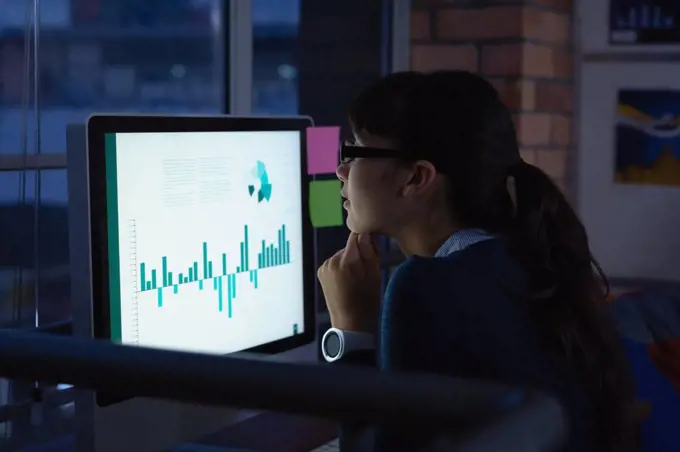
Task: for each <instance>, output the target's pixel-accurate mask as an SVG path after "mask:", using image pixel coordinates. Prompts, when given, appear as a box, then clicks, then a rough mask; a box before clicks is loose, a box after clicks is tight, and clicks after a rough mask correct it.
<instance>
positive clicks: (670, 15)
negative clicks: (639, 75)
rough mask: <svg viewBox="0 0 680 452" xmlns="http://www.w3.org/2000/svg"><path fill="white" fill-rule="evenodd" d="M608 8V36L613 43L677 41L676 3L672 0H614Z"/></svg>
mask: <svg viewBox="0 0 680 452" xmlns="http://www.w3.org/2000/svg"><path fill="white" fill-rule="evenodd" d="M611 5H612V6H611V8H610V12H609V14H610V17H609V23H610V25H609V26H610V37H611V42H612V43H614V44H616V43H620V44H626V43H628V44H671V43H677V42H680V27H679V25H680V23H679V20H680V17H679V15H680V3H678V2H677V1H675V0H617V1H612V4H611Z"/></svg>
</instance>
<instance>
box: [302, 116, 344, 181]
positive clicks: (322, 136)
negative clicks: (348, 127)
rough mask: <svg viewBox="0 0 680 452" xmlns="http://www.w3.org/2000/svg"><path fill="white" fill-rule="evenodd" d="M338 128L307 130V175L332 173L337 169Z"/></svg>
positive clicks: (311, 128)
mask: <svg viewBox="0 0 680 452" xmlns="http://www.w3.org/2000/svg"><path fill="white" fill-rule="evenodd" d="M339 147H340V127H337V126H333V127H308V128H307V174H309V175H310V176H312V175H316V174H330V173H334V172H335V169H336V168H337V167H338V160H339V155H338V151H339Z"/></svg>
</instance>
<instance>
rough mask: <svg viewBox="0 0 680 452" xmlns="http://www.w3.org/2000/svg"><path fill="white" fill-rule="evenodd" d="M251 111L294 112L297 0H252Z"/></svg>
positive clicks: (296, 85) (296, 100)
mask: <svg viewBox="0 0 680 452" xmlns="http://www.w3.org/2000/svg"><path fill="white" fill-rule="evenodd" d="M252 4H253V111H254V112H255V113H256V114H270V115H273V114H280V115H293V114H297V113H298V69H297V59H296V58H295V53H296V46H297V35H298V28H299V26H300V0H277V1H276V2H272V1H271V0H253V2H252Z"/></svg>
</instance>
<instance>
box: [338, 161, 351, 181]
mask: <svg viewBox="0 0 680 452" xmlns="http://www.w3.org/2000/svg"><path fill="white" fill-rule="evenodd" d="M348 172H349V165H346V164H344V163H341V164H339V165H338V167H337V168H336V170H335V174H336V175H337V176H338V179H340V180H341V181H343V182H346V181H347V173H348Z"/></svg>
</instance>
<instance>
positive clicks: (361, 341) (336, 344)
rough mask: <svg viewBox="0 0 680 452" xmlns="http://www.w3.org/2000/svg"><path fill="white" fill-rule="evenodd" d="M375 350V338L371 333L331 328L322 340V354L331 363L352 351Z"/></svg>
mask: <svg viewBox="0 0 680 452" xmlns="http://www.w3.org/2000/svg"><path fill="white" fill-rule="evenodd" d="M375 348H376V347H375V336H374V335H373V334H370V333H360V332H357V331H349V330H341V329H338V328H329V329H328V330H327V331H326V332H325V333H324V335H323V338H322V339H321V353H322V355H323V357H324V359H325V360H326V361H327V362H329V363H331V362H334V361H337V360H339V359H341V358H342V357H343V356H344V355H346V354H347V353H349V352H352V351H357V350H375Z"/></svg>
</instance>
